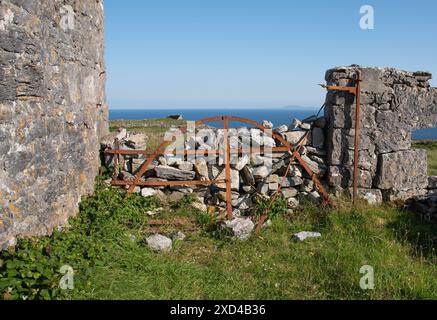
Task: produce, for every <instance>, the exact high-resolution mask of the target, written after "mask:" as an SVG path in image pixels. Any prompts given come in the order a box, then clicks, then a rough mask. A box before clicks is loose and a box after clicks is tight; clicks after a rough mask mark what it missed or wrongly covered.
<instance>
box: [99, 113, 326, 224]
mask: <svg viewBox="0 0 437 320" xmlns="http://www.w3.org/2000/svg"><path fill="white" fill-rule="evenodd" d="M217 121H222V122H223V132H224V150H223V149H219V150H206V149H198V150H196V149H195V150H187V149H184V150H183V151H182V152H181V151H177V150H173V151H172V152H168V151H166V148H167V147H168V146H169V145H170V144H171V143H173V141H164V142H163V143H162V144H161V145H160V146H159V147H158V148H157V149H156V150H155V151H153V152H150V151H148V150H120V149H113V150H105V154H106V155H112V156H115V165H116V166H117V165H118V162H117V159H118V157H119V156H120V155H144V156H146V157H147V158H146V159H145V160H144V162H143V163H142V164H141V166H140V168H139V170H138V172H137V173H136V174H135V177H134V179H133V180H130V181H126V180H118V179H117V178H115V177H114V179H113V181H112V185H113V186H129V189H128V192H129V193H132V192H133V191H134V190H135V187H136V186H151V187H153V186H154V187H156V186H175V185H183V186H187V185H217V184H226V216H227V218H228V219H232V212H233V208H232V189H231V184H232V180H231V163H230V159H231V154H242V153H256V154H265V149H266V148H255V149H254V148H249V149H232V148H231V147H230V140H229V122H231V121H232V122H241V123H247V124H250V125H252V126H254V127H256V128H258V129H260V130H261V131H263V132H264V134H265V133H266V131H269V132H270V131H272V130H271V129H268V128H266V127H264V126H262V125H260V124H259V123H257V122H255V121H252V120H249V119H245V118H240V117H233V116H220V117H213V118H207V119H203V120H198V121H194V124H195V126H200V125H204V124H206V123H209V122H217ZM179 130H180V133H181V134H185V133H187V127H186V126H184V127H181V128H179ZM309 132H310V131H307V132H306V135H305V136H304V137H303V138H302V139H301V140H300V141H299V143H298V144H296V145H292V144H290V143H289V142H288V141H287V140H285V139H284V138H283V137H282V136H280V135H279V134H277V133H276V132H271V138H274V139H275V140H276V141H278V142H279V143H280V144H281V146H279V147H272V148H269V149H268V151H269V152H272V153H287V152H288V153H289V154H290V155H291V158H290V162H289V164H288V167H287V170H286V172H285V174H284V176H283V178H282V182H281V183H280V185H279V188H278V190H277V191H276V192H275V193H274V195H273V196H272V198H271V202H270V205H269V206H268V208H267V209H266V211H265V212H264V214H263V216H262V217H261V219H260V221H259V222H258V225H257V230H258V231H259V229H260V227H261V226H262V224H263V223H264V221H265V219H266V217H267V214H268V212H269V210H270V208H271V206H272V205H273V203H274V201H275V200H276V198H277V196H278V194H279V192H280V191H281V188H282V186H283V184H284V183H285V179H286V177H287V175H288V172H289V170H290V167H291V165H292V163H293V161H294V160H297V161H298V163H299V164H300V165H301V166H302V168H303V169H304V170H305V171H306V172H307V173H308V175H309V176H310V178H311V180H312V181H313V182H314V184H315V186H316V188H317V189H318V190H319V192H320V193H321V194H322V196H323V203H322V205H327V204H329V203H330V198H329V195H328V193H327V192H326V190H325V188H324V187H323V185H322V184H321V182H320V180H319V177H318V176H317V174H315V173H314V172H313V171H312V170H311V169H310V167H309V166H308V165H307V164H306V163H305V161H304V160H303V159H302V157H301V155H300V151H301V149H302V147H303V146H304V142H305V141H306V138H307V137H308V134H309ZM207 152H208V153H209V154H211V153H212V154H216V155H224V165H225V179H221V180H206V181H201V180H189V181H144V180H142V177H143V175H144V174H145V173H146V171H147V169H148V168H149V166H150V165H151V164H152V162H153V161H154V160H155V159H157V158H158V157H159V156H161V155H164V154H173V155H182V156H184V157H185V156H186V155H189V154H195V155H201V154H205V153H207Z"/></svg>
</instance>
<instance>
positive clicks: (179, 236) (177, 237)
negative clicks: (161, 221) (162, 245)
mask: <svg viewBox="0 0 437 320" xmlns="http://www.w3.org/2000/svg"><path fill="white" fill-rule="evenodd" d="M186 237H187V236H186V235H185V234H184V233H183V232H182V231H175V232H173V233H171V234H170V238H171V239H172V240H173V241H184V240H185V239H186Z"/></svg>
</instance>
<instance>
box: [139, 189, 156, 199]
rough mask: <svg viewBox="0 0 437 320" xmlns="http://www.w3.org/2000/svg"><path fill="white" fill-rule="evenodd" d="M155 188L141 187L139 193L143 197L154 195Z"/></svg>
mask: <svg viewBox="0 0 437 320" xmlns="http://www.w3.org/2000/svg"><path fill="white" fill-rule="evenodd" d="M156 193H157V190H155V189H152V188H143V189H141V195H142V196H143V197H145V198H147V197H153V196H154V195H156Z"/></svg>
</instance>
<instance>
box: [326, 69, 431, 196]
mask: <svg viewBox="0 0 437 320" xmlns="http://www.w3.org/2000/svg"><path fill="white" fill-rule="evenodd" d="M357 69H360V70H361V72H362V79H363V82H362V95H361V105H362V106H361V121H360V123H361V131H360V141H361V142H360V153H359V157H360V158H359V187H360V188H361V193H362V194H364V195H366V196H367V197H374V198H377V199H381V198H384V200H388V201H391V200H396V199H401V200H405V199H407V198H410V197H411V196H415V195H421V194H425V193H426V188H427V186H428V177H427V157H426V152H425V151H424V150H415V149H412V148H411V133H412V132H413V131H415V130H418V129H424V128H432V127H434V126H435V125H436V120H437V118H436V117H437V89H436V88H431V87H430V84H429V80H430V79H431V74H430V73H427V72H415V73H412V72H406V71H401V70H397V69H392V68H361V67H355V66H352V67H340V68H335V69H331V70H328V72H327V73H326V81H327V83H328V85H339V86H354V85H355V83H356V81H355V80H356V75H357V73H356V70H357ZM355 98H356V97H355V96H354V95H352V94H350V93H347V92H340V91H329V92H328V95H327V98H326V108H325V116H326V119H327V122H328V126H327V132H326V134H327V137H328V138H327V141H328V146H327V150H328V159H327V160H328V166H329V169H328V177H327V179H328V182H329V184H330V186H332V187H341V188H348V187H350V186H352V182H353V152H354V151H353V149H354V134H355Z"/></svg>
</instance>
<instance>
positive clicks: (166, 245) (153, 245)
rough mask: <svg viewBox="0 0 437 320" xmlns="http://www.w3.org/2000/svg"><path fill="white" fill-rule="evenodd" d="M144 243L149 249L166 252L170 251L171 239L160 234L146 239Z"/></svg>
mask: <svg viewBox="0 0 437 320" xmlns="http://www.w3.org/2000/svg"><path fill="white" fill-rule="evenodd" d="M146 242H147V245H148V246H149V248H150V249H152V250H154V251H160V252H166V251H170V250H171V247H172V241H171V239H169V238H167V237H165V236H163V235H160V234H155V235H153V236H150V237H148V238H146Z"/></svg>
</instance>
